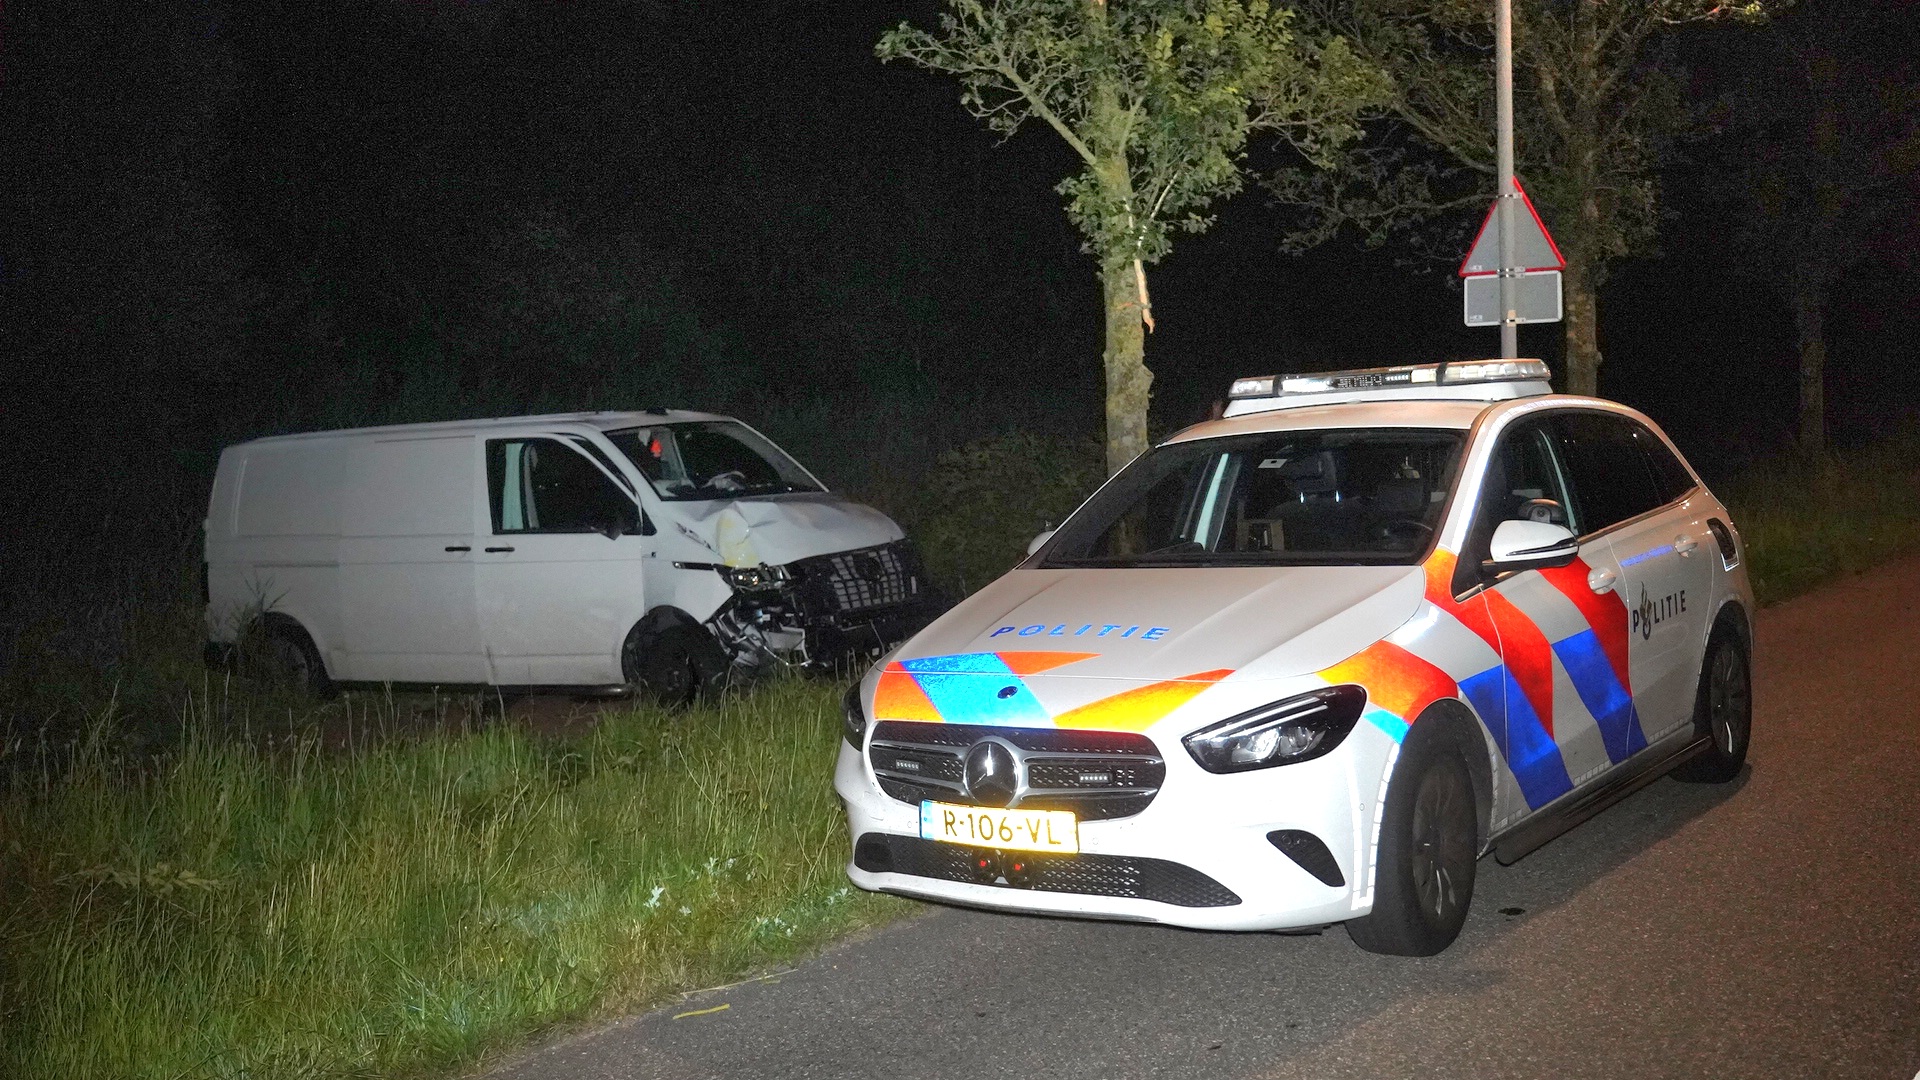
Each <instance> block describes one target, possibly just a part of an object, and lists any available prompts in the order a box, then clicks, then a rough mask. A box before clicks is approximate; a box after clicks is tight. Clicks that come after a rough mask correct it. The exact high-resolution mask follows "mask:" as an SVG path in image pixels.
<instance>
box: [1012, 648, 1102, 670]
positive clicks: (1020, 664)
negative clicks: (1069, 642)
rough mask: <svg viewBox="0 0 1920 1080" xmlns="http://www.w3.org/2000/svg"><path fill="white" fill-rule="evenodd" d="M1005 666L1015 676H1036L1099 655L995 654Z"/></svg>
mask: <svg viewBox="0 0 1920 1080" xmlns="http://www.w3.org/2000/svg"><path fill="white" fill-rule="evenodd" d="M996 655H998V656H999V657H1000V659H1001V660H1002V661H1004V662H1005V663H1006V665H1007V670H1009V671H1011V672H1013V673H1014V674H1015V675H1038V674H1040V673H1041V672H1043V671H1052V670H1053V669H1054V668H1057V667H1064V666H1066V665H1067V664H1076V663H1079V662H1080V661H1082V660H1091V659H1093V658H1094V657H1096V656H1099V655H1100V654H1099V653H1090V652H1003V653H998V654H996Z"/></svg>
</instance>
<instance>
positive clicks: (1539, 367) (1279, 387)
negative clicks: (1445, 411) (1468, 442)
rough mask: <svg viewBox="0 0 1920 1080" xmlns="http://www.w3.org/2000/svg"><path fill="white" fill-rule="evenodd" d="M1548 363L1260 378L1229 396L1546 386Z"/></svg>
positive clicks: (1238, 383) (1238, 385) (1240, 384)
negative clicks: (1523, 384)
mask: <svg viewBox="0 0 1920 1080" xmlns="http://www.w3.org/2000/svg"><path fill="white" fill-rule="evenodd" d="M1548 374H1549V373H1548V371H1547V365H1546V361H1544V360H1473V361H1466V362H1459V361H1454V362H1449V363H1439V364H1405V365H1402V366H1399V367H1380V368H1359V369H1356V370H1353V371H1329V372H1325V373H1323V374H1319V375H1259V376H1254V377H1252V378H1246V379H1235V380H1234V381H1233V387H1232V388H1231V389H1230V390H1229V391H1228V393H1227V396H1228V397H1229V398H1231V399H1233V400H1235V401H1244V400H1248V399H1252V398H1272V397H1287V396H1291V395H1294V394H1326V393H1337V392H1341V391H1353V390H1390V389H1394V388H1397V387H1403V386H1404V387H1415V386H1461V385H1466V384H1471V383H1504V382H1545V381H1546V380H1547V377H1548Z"/></svg>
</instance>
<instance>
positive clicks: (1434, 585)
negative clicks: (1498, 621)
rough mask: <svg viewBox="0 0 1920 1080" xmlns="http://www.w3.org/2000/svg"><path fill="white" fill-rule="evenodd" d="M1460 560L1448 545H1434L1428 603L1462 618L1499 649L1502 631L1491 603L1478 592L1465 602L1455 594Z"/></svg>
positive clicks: (1430, 565) (1428, 582)
mask: <svg viewBox="0 0 1920 1080" xmlns="http://www.w3.org/2000/svg"><path fill="white" fill-rule="evenodd" d="M1458 562H1459V556H1457V555H1455V554H1454V553H1453V552H1451V551H1448V550H1447V549H1446V548H1435V549H1434V552H1433V555H1432V556H1431V557H1430V558H1428V559H1427V564H1426V571H1427V603H1429V604H1432V605H1433V606H1434V607H1437V608H1439V609H1440V610H1441V611H1444V612H1446V613H1447V614H1449V615H1452V616H1453V617H1454V618H1456V619H1459V620H1460V624H1461V625H1462V626H1465V627H1466V628H1467V629H1469V630H1471V631H1473V632H1474V633H1475V634H1476V635H1478V636H1479V638H1480V640H1481V641H1484V642H1486V643H1487V644H1488V645H1490V646H1492V647H1493V651H1494V652H1496V653H1498V652H1499V651H1500V632H1499V631H1498V630H1495V629H1494V626H1493V619H1492V618H1491V617H1490V616H1489V615H1488V614H1487V605H1486V604H1485V603H1483V602H1482V601H1481V599H1480V597H1477V596H1476V597H1474V598H1473V599H1471V600H1468V601H1467V602H1466V603H1464V604H1462V603H1459V602H1457V601H1455V600H1454V598H1453V568H1454V566H1455V565H1456V564H1457V563H1458ZM1483 595H1484V594H1483Z"/></svg>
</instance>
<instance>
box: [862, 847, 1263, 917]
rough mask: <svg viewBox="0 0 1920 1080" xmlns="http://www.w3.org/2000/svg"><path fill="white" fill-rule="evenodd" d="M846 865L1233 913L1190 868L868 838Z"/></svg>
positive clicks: (1220, 889) (1221, 894)
mask: <svg viewBox="0 0 1920 1080" xmlns="http://www.w3.org/2000/svg"><path fill="white" fill-rule="evenodd" d="M853 863H854V865H855V866H858V867H859V868H860V869H862V870H865V871H867V872H868V873H892V874H908V875H911V876H913V877H924V878H933V879H935V880H938V881H964V882H971V883H973V884H976V885H992V886H995V887H998V888H1003V889H1028V890H1032V891H1034V892H1054V893H1076V894H1078V895H1081V896H1117V897H1124V898H1127V899H1132V900H1154V901H1158V902H1159V903H1162V904H1172V905H1173V906H1175V907H1187V908H1200V907H1232V906H1233V905H1235V904H1238V903H1239V902H1240V897H1239V896H1237V895H1235V893H1234V891H1233V890H1232V889H1229V888H1227V887H1226V886H1225V885H1222V884H1220V883H1219V882H1217V881H1215V880H1213V879H1212V878H1210V877H1208V876H1207V875H1205V874H1203V873H1201V872H1200V871H1198V870H1195V869H1194V868H1193V867H1191V866H1184V865H1182V864H1180V863H1176V862H1170V861H1168V860H1166V859H1142V858H1134V857H1132V856H1126V855H1089V854H1080V855H1040V854H1034V853H1031V852H1024V851H994V850H991V849H987V848H972V847H962V846H960V845H958V844H942V843H939V842H937V841H934V840H923V839H921V838H920V837H917V836H893V835H890V834H887V833H868V834H866V835H865V836H862V837H861V838H860V841H859V843H857V844H855V845H854V851H853Z"/></svg>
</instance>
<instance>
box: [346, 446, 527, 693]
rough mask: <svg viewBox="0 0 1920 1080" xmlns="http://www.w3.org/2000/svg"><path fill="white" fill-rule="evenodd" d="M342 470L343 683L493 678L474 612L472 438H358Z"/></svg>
mask: <svg viewBox="0 0 1920 1080" xmlns="http://www.w3.org/2000/svg"><path fill="white" fill-rule="evenodd" d="M348 465H349V469H350V475H351V477H352V480H351V482H350V484H349V485H348V493H347V498H346V503H347V507H348V509H347V512H346V515H345V517H346V523H347V526H348V529H347V532H348V535H346V536H343V537H342V538H341V541H340V609H341V624H342V626H343V627H344V630H345V640H344V645H345V653H346V655H345V656H344V657H342V660H343V661H344V662H343V663H342V664H341V665H340V666H341V667H342V669H343V674H342V676H341V677H343V678H349V679H358V680H369V681H374V682H422V683H484V682H489V681H491V679H490V678H489V672H488V669H487V662H486V655H485V650H484V648H483V647H482V644H481V639H480V622H479V615H478V612H477V611H476V610H475V608H474V593H473V589H474V582H473V542H474V524H475V516H474V489H475V478H474V470H475V469H476V468H477V466H478V460H477V458H476V455H475V441H474V439H473V437H472V436H470V435H459V436H454V437H451V438H447V437H442V438H434V439H410V440H394V441H386V440H383V441H378V442H375V441H371V440H368V441H362V442H358V443H357V444H356V445H355V446H354V448H353V451H352V453H351V455H350V457H349V462H348Z"/></svg>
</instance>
